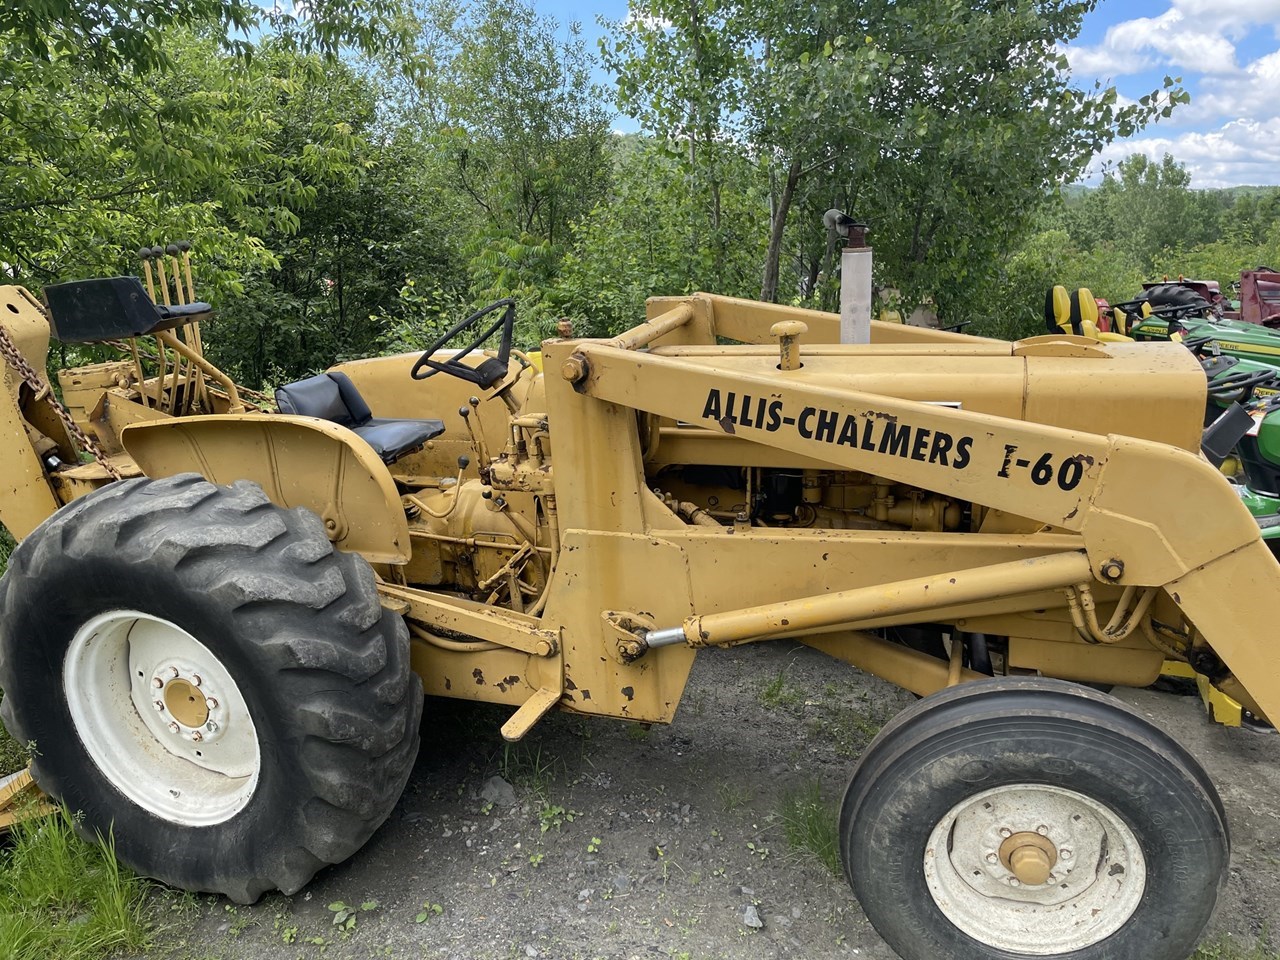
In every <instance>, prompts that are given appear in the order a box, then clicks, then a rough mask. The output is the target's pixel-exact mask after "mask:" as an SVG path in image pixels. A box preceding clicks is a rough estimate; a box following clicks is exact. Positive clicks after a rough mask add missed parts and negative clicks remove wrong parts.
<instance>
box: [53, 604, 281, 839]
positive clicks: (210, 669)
mask: <svg viewBox="0 0 1280 960" xmlns="http://www.w3.org/2000/svg"><path fill="white" fill-rule="evenodd" d="M62 681H63V688H64V692H65V695H66V700H67V709H68V711H69V712H70V714H71V721H72V724H73V725H74V727H75V731H76V734H77V735H78V736H79V738H80V741H81V742H82V743H83V744H84V747H85V751H86V752H87V753H88V755H89V757H90V759H92V761H93V763H94V764H95V765H96V766H97V768H98V769H99V770H100V771H101V772H102V774H103V776H105V777H106V779H107V780H108V781H109V782H110V783H111V785H112V786H113V787H115V789H117V790H118V791H120V792H121V793H122V794H124V795H125V796H126V797H127V798H128V799H129V800H131V801H132V802H133V803H135V804H137V805H138V806H139V807H141V808H143V809H144V810H146V811H147V812H148V813H151V814H153V815H155V816H157V817H160V818H161V819H163V820H167V821H169V822H171V823H176V824H180V825H183V826H192V827H198V826H210V825H212V824H216V823H222V822H224V821H226V820H229V819H230V818H231V817H233V816H235V815H236V814H237V813H239V812H240V811H241V810H242V809H244V807H245V805H246V804H247V803H248V802H249V800H250V798H251V797H252V796H253V793H254V790H255V789H256V788H257V785H258V774H259V772H260V770H261V762H262V761H261V750H260V747H259V744H258V732H257V729H256V727H255V726H254V723H253V718H252V716H251V715H250V713H249V708H248V706H247V705H246V703H245V700H244V696H243V695H242V694H241V692H240V688H239V686H237V684H236V682H235V681H234V680H233V679H232V677H231V674H230V673H229V672H228V671H227V669H226V667H224V666H223V665H222V663H221V661H220V660H219V659H218V658H217V657H216V656H215V655H214V654H213V652H212V651H211V650H210V649H209V648H208V647H206V646H205V645H204V644H203V643H201V642H200V641H199V640H197V639H196V638H195V637H193V636H192V635H191V634H190V633H188V632H187V631H186V630H184V629H182V627H179V626H178V625H177V624H175V623H172V622H170V621H168V620H164V619H161V618H160V617H155V616H152V615H150V614H146V613H140V612H138V611H136V610H115V611H112V612H110V613H104V614H101V615H100V616H97V617H94V618H93V619H92V620H89V621H88V622H86V623H85V624H83V625H82V626H81V627H80V629H79V630H77V631H76V633H75V636H74V637H72V639H71V645H70V647H69V648H68V650H67V657H66V660H65V661H64V663H63V669H62Z"/></svg>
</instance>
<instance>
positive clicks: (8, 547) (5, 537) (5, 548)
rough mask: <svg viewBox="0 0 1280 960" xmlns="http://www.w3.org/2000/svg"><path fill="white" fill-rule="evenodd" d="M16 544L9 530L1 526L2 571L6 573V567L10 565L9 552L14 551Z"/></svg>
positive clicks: (0, 569)
mask: <svg viewBox="0 0 1280 960" xmlns="http://www.w3.org/2000/svg"><path fill="white" fill-rule="evenodd" d="M15 546H16V544H15V543H14V542H13V537H12V536H10V535H9V531H8V530H6V529H5V528H4V527H2V526H0V573H4V571H5V568H6V567H7V566H9V554H11V553H13V548H14V547H15Z"/></svg>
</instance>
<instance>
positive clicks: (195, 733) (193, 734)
mask: <svg viewBox="0 0 1280 960" xmlns="http://www.w3.org/2000/svg"><path fill="white" fill-rule="evenodd" d="M191 739H192V740H194V741H195V742H196V743H199V742H200V741H201V740H203V739H204V734H203V733H201V732H200V731H199V730H193V731H192V732H191Z"/></svg>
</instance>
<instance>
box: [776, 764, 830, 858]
mask: <svg viewBox="0 0 1280 960" xmlns="http://www.w3.org/2000/svg"><path fill="white" fill-rule="evenodd" d="M778 819H779V820H780V821H781V822H782V832H783V834H784V835H785V836H786V838H787V843H788V844H789V845H790V846H791V849H793V850H796V851H798V852H800V853H803V854H806V855H811V856H813V857H814V859H816V860H817V861H818V862H819V863H821V864H822V865H823V866H825V867H826V868H827V869H828V870H830V871H831V872H832V873H834V874H835V875H836V876H840V875H841V873H842V870H841V867H840V835H839V827H838V824H837V822H836V812H835V808H834V807H833V806H832V804H830V803H828V802H827V800H826V798H825V797H824V796H823V795H822V787H821V785H820V784H818V783H817V781H811V782H809V783H805V784H802V785H800V786H799V787H797V788H796V789H794V790H790V791H788V792H787V793H786V794H784V795H783V798H782V807H781V809H780V810H779V812H778Z"/></svg>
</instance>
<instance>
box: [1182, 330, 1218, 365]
mask: <svg viewBox="0 0 1280 960" xmlns="http://www.w3.org/2000/svg"><path fill="white" fill-rule="evenodd" d="M1215 339H1216V338H1215V337H1214V336H1213V335H1212V334H1210V335H1208V336H1202V337H1187V338H1185V339H1184V340H1183V341H1182V345H1183V346H1184V347H1186V348H1187V349H1188V350H1190V351H1191V352H1192V354H1194V355H1195V358H1196V359H1197V360H1203V359H1204V353H1205V349H1206V348H1208V347H1209V344H1211V343H1213V342H1214V340H1215ZM1210 349H1211V348H1210Z"/></svg>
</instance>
